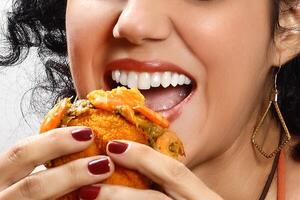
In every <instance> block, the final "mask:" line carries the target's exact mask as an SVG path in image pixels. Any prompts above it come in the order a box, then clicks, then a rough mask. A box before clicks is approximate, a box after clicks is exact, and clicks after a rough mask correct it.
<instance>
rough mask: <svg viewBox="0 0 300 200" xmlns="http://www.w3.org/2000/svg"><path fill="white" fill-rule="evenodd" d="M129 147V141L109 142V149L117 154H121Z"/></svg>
mask: <svg viewBox="0 0 300 200" xmlns="http://www.w3.org/2000/svg"><path fill="white" fill-rule="evenodd" d="M127 147H128V144H127V143H123V142H118V141H112V142H109V143H108V151H109V152H111V153H115V154H121V153H124V152H125V151H126V149H127Z"/></svg>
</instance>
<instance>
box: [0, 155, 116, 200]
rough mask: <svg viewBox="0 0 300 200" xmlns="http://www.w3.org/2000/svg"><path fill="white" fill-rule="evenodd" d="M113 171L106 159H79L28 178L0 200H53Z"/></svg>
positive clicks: (3, 194)
mask: <svg viewBox="0 0 300 200" xmlns="http://www.w3.org/2000/svg"><path fill="white" fill-rule="evenodd" d="M113 171H114V164H113V163H112V161H111V160H110V159H109V157H107V156H95V157H89V158H82V159H78V160H75V161H72V162H69V163H67V164H65V165H62V166H59V167H55V168H52V169H49V170H46V171H42V172H39V173H37V174H33V175H30V176H28V177H26V178H24V179H22V180H21V181H19V182H17V183H15V184H14V185H12V186H10V187H8V188H7V189H5V190H4V191H2V192H1V193H0V199H10V200H30V199H31V200H33V199H56V198H58V197H60V196H63V195H64V194H66V193H69V192H71V191H74V190H75V189H77V188H79V187H81V186H84V185H89V184H94V183H97V182H101V181H103V180H104V179H106V178H108V177H109V176H110V175H111V174H112V173H113Z"/></svg>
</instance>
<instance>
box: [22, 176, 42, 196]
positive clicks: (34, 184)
mask: <svg viewBox="0 0 300 200" xmlns="http://www.w3.org/2000/svg"><path fill="white" fill-rule="evenodd" d="M20 184H21V186H20V192H21V195H22V196H23V197H25V198H28V199H35V198H37V195H39V194H42V193H43V187H42V182H41V180H40V179H39V178H38V176H37V175H32V176H28V177H26V178H24V179H23V180H22V181H21V183H20Z"/></svg>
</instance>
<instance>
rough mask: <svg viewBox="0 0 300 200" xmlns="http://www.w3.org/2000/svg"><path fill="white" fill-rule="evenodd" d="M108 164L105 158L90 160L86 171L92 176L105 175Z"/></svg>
mask: <svg viewBox="0 0 300 200" xmlns="http://www.w3.org/2000/svg"><path fill="white" fill-rule="evenodd" d="M109 166H110V163H109V160H108V159H107V158H99V159H97V160H92V161H90V162H89V164H88V169H89V171H90V172H91V173H92V174H95V175H99V174H105V173H107V172H109V171H110V167H109Z"/></svg>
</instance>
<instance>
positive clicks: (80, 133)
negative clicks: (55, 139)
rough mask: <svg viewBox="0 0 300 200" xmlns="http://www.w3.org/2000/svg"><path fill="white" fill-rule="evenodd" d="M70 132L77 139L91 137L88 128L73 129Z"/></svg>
mask: <svg viewBox="0 0 300 200" xmlns="http://www.w3.org/2000/svg"><path fill="white" fill-rule="evenodd" d="M71 133H72V136H73V138H74V139H75V140H77V141H88V140H90V139H92V130H91V129H90V128H81V129H75V130H73V131H72V132H71Z"/></svg>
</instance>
